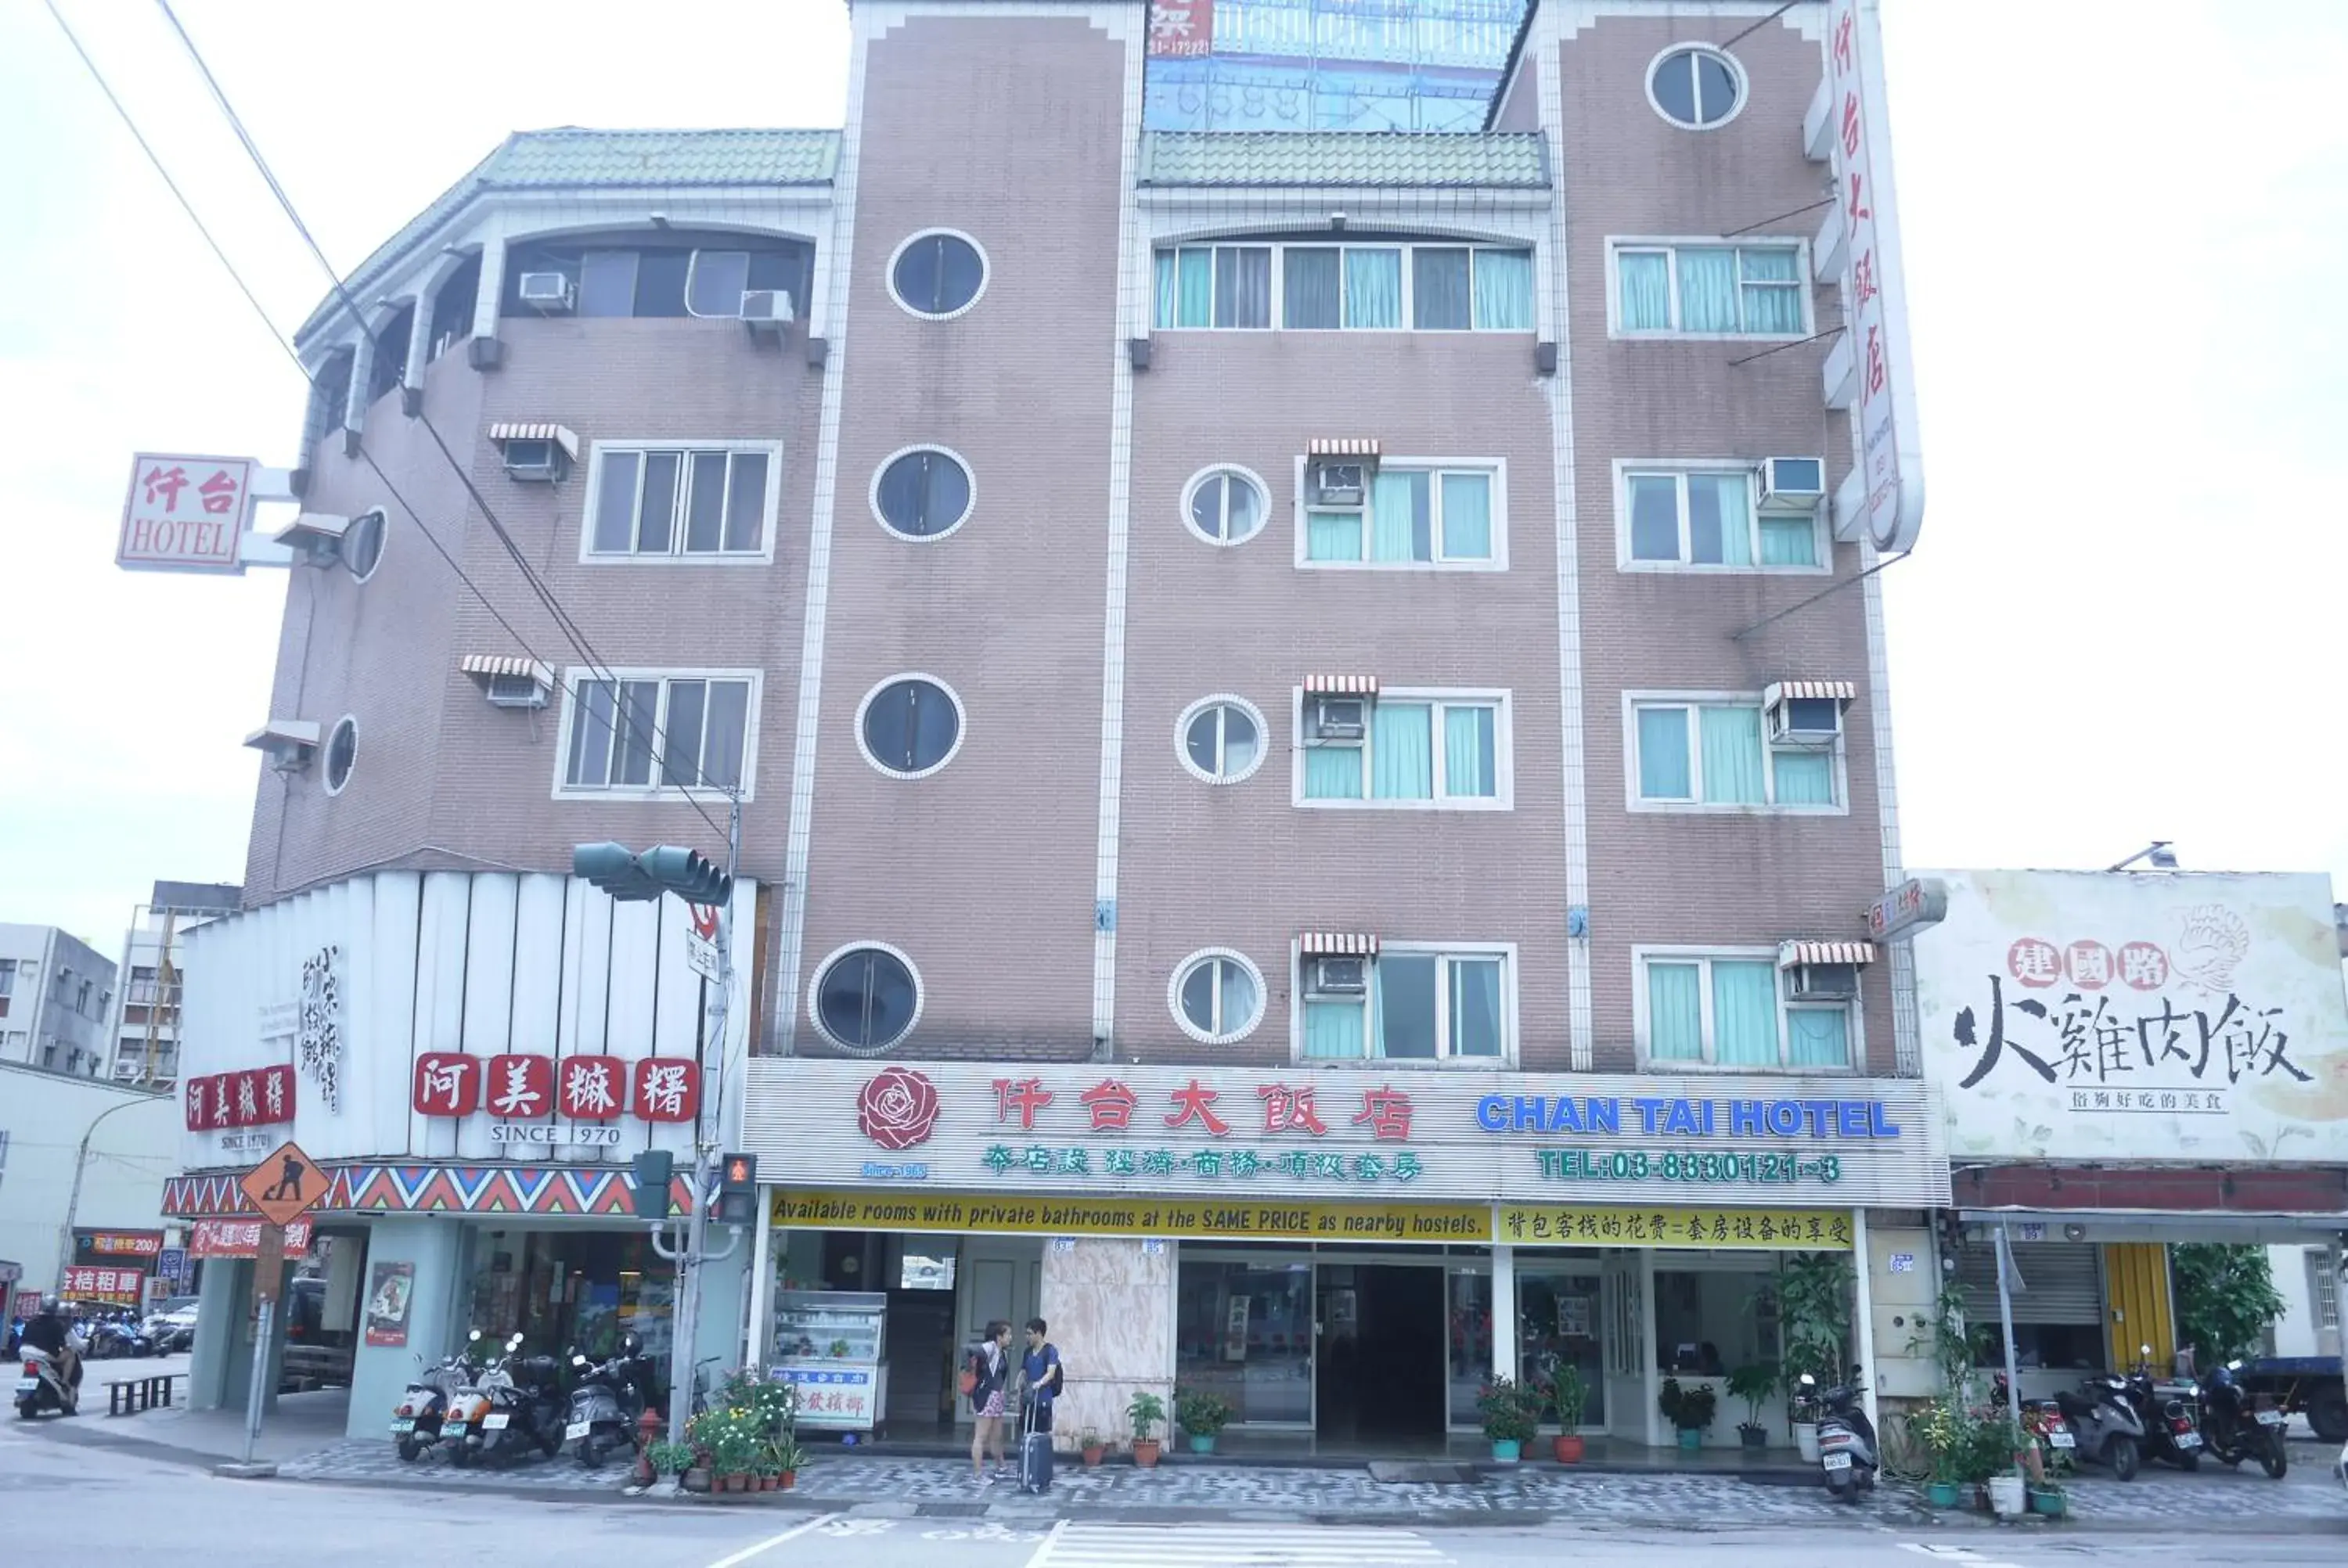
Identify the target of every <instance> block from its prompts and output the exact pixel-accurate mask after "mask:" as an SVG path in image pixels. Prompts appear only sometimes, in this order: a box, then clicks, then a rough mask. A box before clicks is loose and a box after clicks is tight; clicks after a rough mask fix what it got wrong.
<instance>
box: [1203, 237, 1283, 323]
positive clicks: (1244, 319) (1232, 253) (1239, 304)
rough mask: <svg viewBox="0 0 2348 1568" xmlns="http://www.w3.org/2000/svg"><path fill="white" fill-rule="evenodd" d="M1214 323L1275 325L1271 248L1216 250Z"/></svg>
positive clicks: (1252, 247) (1246, 246)
mask: <svg viewBox="0 0 2348 1568" xmlns="http://www.w3.org/2000/svg"><path fill="white" fill-rule="evenodd" d="M1215 324H1216V325H1217V326H1219V327H1268V326H1270V325H1272V249H1271V247H1270V246H1266V245H1219V246H1217V247H1216V248H1215Z"/></svg>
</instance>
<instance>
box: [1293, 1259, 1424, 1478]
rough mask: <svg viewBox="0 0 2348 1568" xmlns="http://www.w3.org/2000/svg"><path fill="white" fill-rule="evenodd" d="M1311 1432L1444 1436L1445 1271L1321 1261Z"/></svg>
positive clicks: (1347, 1437)
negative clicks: (1318, 1339) (1318, 1345)
mask: <svg viewBox="0 0 2348 1568" xmlns="http://www.w3.org/2000/svg"><path fill="white" fill-rule="evenodd" d="M1315 1283H1316V1288H1317V1290H1318V1294H1319V1299H1320V1319H1319V1328H1320V1336H1319V1338H1320V1353H1319V1354H1318V1356H1316V1357H1315V1358H1314V1367H1313V1399H1314V1409H1315V1414H1314V1419H1313V1431H1314V1433H1315V1435H1316V1436H1319V1437H1322V1438H1325V1439H1329V1440H1334V1441H1338V1442H1354V1441H1362V1442H1390V1441H1394V1440H1406V1439H1411V1438H1431V1437H1440V1436H1441V1435H1442V1433H1443V1430H1444V1426H1445V1419H1444V1386H1445V1383H1446V1381H1447V1377H1446V1367H1447V1362H1448V1361H1449V1359H1450V1356H1449V1353H1448V1350H1447V1347H1446V1346H1445V1343H1444V1338H1445V1336H1444V1332H1443V1325H1444V1311H1443V1270H1442V1268H1441V1267H1440V1266H1426V1265H1413V1264H1359V1265H1356V1264H1323V1265H1321V1266H1320V1268H1319V1277H1318V1279H1317V1281H1316V1282H1315Z"/></svg>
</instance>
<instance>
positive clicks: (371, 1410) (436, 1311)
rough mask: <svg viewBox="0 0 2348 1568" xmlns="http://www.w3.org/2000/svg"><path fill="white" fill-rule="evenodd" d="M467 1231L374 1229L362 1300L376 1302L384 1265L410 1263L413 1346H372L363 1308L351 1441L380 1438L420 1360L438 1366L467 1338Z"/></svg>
mask: <svg viewBox="0 0 2348 1568" xmlns="http://www.w3.org/2000/svg"><path fill="white" fill-rule="evenodd" d="M464 1238H465V1227H464V1226H463V1225H458V1223H456V1222H455V1221H453V1220H447V1219H436V1218H432V1217H429V1216H426V1215H420V1214H419V1215H403V1216H400V1217H397V1218H389V1217H386V1218H384V1219H378V1220H376V1221H375V1222H374V1223H373V1224H372V1225H369V1226H368V1229H367V1248H366V1277H365V1281H364V1283H363V1285H362V1286H361V1290H362V1296H363V1297H365V1296H373V1294H374V1283H375V1278H376V1270H377V1267H378V1266H380V1265H383V1264H387V1263H390V1264H397V1263H405V1264H407V1265H409V1266H412V1267H413V1268H414V1269H415V1271H416V1277H415V1279H414V1280H413V1282H412V1284H413V1288H412V1289H411V1290H410V1292H409V1294H408V1306H407V1344H405V1345H399V1346H391V1345H369V1344H367V1343H366V1322H365V1317H364V1314H365V1311H366V1305H367V1304H366V1300H365V1299H362V1300H361V1302H360V1311H361V1314H362V1318H361V1322H360V1325H359V1344H358V1346H357V1347H356V1348H355V1352H354V1354H353V1356H352V1360H351V1407H350V1424H349V1426H348V1427H347V1428H346V1429H345V1433H346V1435H347V1436H350V1437H355V1438H380V1437H382V1436H383V1433H384V1423H385V1422H386V1421H387V1420H389V1419H391V1409H392V1407H393V1406H394V1405H396V1404H397V1403H398V1402H399V1396H400V1393H401V1391H402V1390H404V1389H406V1388H407V1382H408V1378H409V1377H410V1376H411V1375H412V1374H413V1373H414V1372H415V1371H416V1369H417V1358H418V1357H419V1356H420V1357H422V1358H423V1359H424V1361H425V1362H426V1363H430V1362H433V1361H438V1359H439V1358H441V1357H443V1356H445V1355H447V1354H448V1352H449V1351H451V1350H453V1349H455V1348H457V1346H458V1342H459V1341H460V1340H461V1339H462V1338H463V1337H464V1331H465V1325H464V1323H463V1322H462V1321H461V1320H460V1318H459V1315H458V1314H459V1306H460V1304H459V1302H458V1296H459V1294H460V1293H461V1291H462V1288H463V1285H464V1281H463V1279H462V1277H461V1276H460V1272H459V1267H458V1265H459V1262H460V1259H461V1255H462V1253H463V1243H464Z"/></svg>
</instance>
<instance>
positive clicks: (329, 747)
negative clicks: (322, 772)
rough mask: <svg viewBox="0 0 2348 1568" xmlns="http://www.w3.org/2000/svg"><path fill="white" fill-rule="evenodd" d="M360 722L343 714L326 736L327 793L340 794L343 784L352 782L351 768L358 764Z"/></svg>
mask: <svg viewBox="0 0 2348 1568" xmlns="http://www.w3.org/2000/svg"><path fill="white" fill-rule="evenodd" d="M358 760H359V722H358V721H357V720H356V719H354V718H352V717H351V716H350V715H349V714H347V713H345V714H344V715H343V717H342V719H341V721H340V722H339V723H336V724H335V727H334V729H333V730H332V731H331V732H330V733H328V734H327V736H326V781H325V782H326V793H327V794H342V793H343V786H344V785H345V784H349V783H350V782H351V769H353V768H354V767H355V766H357V765H358Z"/></svg>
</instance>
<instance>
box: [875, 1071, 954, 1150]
mask: <svg viewBox="0 0 2348 1568" xmlns="http://www.w3.org/2000/svg"><path fill="white" fill-rule="evenodd" d="M937 1120H938V1088H937V1085H936V1084H934V1083H932V1082H931V1081H929V1080H928V1079H926V1078H924V1077H922V1075H921V1074H920V1073H918V1072H915V1071H913V1070H912V1069H911V1068H909V1067H891V1068H889V1069H888V1070H886V1071H881V1072H877V1073H875V1074H873V1075H872V1079H871V1081H870V1082H868V1083H866V1084H865V1086H864V1090H863V1092H861V1093H860V1094H859V1095H857V1097H856V1124H857V1125H858V1126H859V1127H860V1128H862V1129H863V1130H864V1135H865V1136H866V1137H867V1138H870V1139H871V1140H872V1141H873V1142H874V1143H878V1144H880V1146H881V1147H882V1148H883V1149H889V1150H897V1149H910V1148H911V1147H912V1146H913V1145H914V1144H916V1143H927V1142H929V1137H930V1129H931V1128H932V1127H933V1126H935V1125H936V1124H937Z"/></svg>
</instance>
